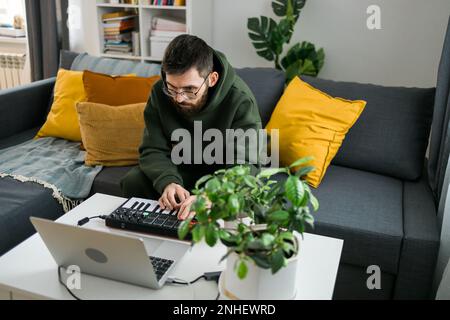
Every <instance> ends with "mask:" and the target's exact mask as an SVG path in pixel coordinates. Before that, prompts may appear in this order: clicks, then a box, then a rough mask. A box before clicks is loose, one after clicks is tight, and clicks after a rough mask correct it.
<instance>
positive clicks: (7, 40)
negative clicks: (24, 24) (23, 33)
mask: <svg viewBox="0 0 450 320" xmlns="http://www.w3.org/2000/svg"><path fill="white" fill-rule="evenodd" d="M0 43H14V44H27V43H28V40H27V38H25V37H20V38H13V37H4V36H0Z"/></svg>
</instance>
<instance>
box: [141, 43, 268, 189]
mask: <svg viewBox="0 0 450 320" xmlns="http://www.w3.org/2000/svg"><path fill="white" fill-rule="evenodd" d="M214 71H217V72H218V73H219V75H220V77H219V81H218V83H217V84H216V86H215V87H214V88H210V89H209V94H208V95H209V97H208V101H207V103H206V105H205V107H204V108H203V109H202V110H201V111H200V112H199V113H197V114H195V115H193V116H191V117H189V118H187V117H186V116H183V115H181V114H180V113H179V112H178V111H177V110H176V109H175V107H174V106H173V104H172V102H171V101H170V98H169V97H167V96H166V95H165V94H164V93H163V91H162V87H163V82H162V81H159V82H157V83H156V84H155V86H154V88H153V91H152V94H151V97H150V100H149V102H148V104H147V107H146V109H145V113H144V118H145V124H146V129H145V131H144V138H143V143H142V145H141V147H140V149H139V152H140V160H139V165H140V168H141V170H142V171H143V172H144V174H145V175H146V176H147V177H148V178H149V179H150V180H151V181H152V182H153V187H154V189H155V190H156V191H157V192H159V193H160V194H162V193H163V191H164V189H165V188H166V186H167V185H169V184H171V183H177V184H179V185H181V186H183V187H184V188H186V189H187V190H190V189H192V188H193V187H194V186H195V182H196V181H197V180H198V179H200V178H201V177H202V176H204V175H207V174H211V173H213V172H215V171H216V170H219V169H222V168H225V167H227V165H220V164H219V165H216V164H214V165H206V164H201V165H199V164H181V165H178V166H177V165H175V164H173V163H172V161H171V153H172V148H173V144H174V143H173V142H172V141H171V137H172V132H173V131H174V130H176V129H180V128H183V129H186V130H188V131H189V132H190V133H191V136H192V139H193V137H194V122H195V121H201V123H202V130H203V133H204V132H205V131H206V130H208V129H210V128H214V129H218V130H220V132H221V133H222V136H223V137H225V132H226V130H227V129H244V130H246V129H249V128H252V129H255V130H259V129H261V118H260V114H259V110H258V106H257V103H256V99H255V97H254V96H253V94H252V92H251V91H250V89H249V88H248V86H247V85H246V84H245V83H244V81H243V80H242V79H241V78H240V77H239V76H237V75H236V73H235V71H234V69H233V67H232V66H231V65H230V64H229V63H228V61H227V59H226V58H225V56H224V55H223V54H222V53H220V52H217V51H216V52H215V54H214ZM163 77H164V75H163ZM224 139H225V138H224ZM208 143H210V142H208ZM208 143H206V145H207V144H208ZM204 144H205V143H204ZM246 147H247V149H248V144H247V146H246ZM191 154H192V158H194V153H191ZM192 163H194V160H192ZM258 169H259V165H256V166H255V165H252V172H256V171H257V170H258Z"/></svg>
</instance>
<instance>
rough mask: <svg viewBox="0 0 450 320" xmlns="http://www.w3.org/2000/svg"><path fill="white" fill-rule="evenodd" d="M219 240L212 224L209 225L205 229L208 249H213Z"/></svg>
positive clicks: (215, 228) (217, 232)
mask: <svg viewBox="0 0 450 320" xmlns="http://www.w3.org/2000/svg"><path fill="white" fill-rule="evenodd" d="M218 239H219V231H218V228H217V226H216V225H215V224H214V223H210V224H209V225H208V227H207V228H206V243H207V244H208V246H210V247H214V246H215V245H216V243H217V240H218Z"/></svg>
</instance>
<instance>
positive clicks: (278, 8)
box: [272, 0, 306, 21]
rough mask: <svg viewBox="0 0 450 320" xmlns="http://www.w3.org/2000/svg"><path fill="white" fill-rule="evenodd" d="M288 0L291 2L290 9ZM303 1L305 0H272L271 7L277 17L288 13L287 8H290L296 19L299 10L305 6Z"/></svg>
mask: <svg viewBox="0 0 450 320" xmlns="http://www.w3.org/2000/svg"><path fill="white" fill-rule="evenodd" d="M289 2H291V3H290V5H291V9H290V8H289ZM305 3H306V0H274V1H273V2H272V9H273V12H274V13H275V14H276V15H277V16H278V17H284V16H286V15H288V10H292V14H293V16H294V19H295V21H297V20H298V17H299V16H300V11H301V9H303V7H304V6H305Z"/></svg>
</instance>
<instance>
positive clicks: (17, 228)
mask: <svg viewBox="0 0 450 320" xmlns="http://www.w3.org/2000/svg"><path fill="white" fill-rule="evenodd" d="M0 204H1V210H0V255H2V254H4V253H5V252H7V251H8V250H10V249H12V248H13V247H14V246H16V245H18V244H19V243H20V242H22V241H23V240H25V239H26V238H27V237H29V236H31V235H32V234H33V233H34V232H35V231H34V228H33V226H32V224H31V222H30V219H29V218H30V216H34V217H40V218H45V219H51V220H55V219H57V218H59V217H60V216H61V215H62V214H63V213H64V211H63V208H62V206H61V205H60V204H59V203H58V202H57V201H56V200H55V199H54V198H53V197H52V190H49V189H45V188H43V187H42V186H41V185H39V184H36V183H30V182H27V183H22V182H19V181H16V180H13V179H12V178H0Z"/></svg>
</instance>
